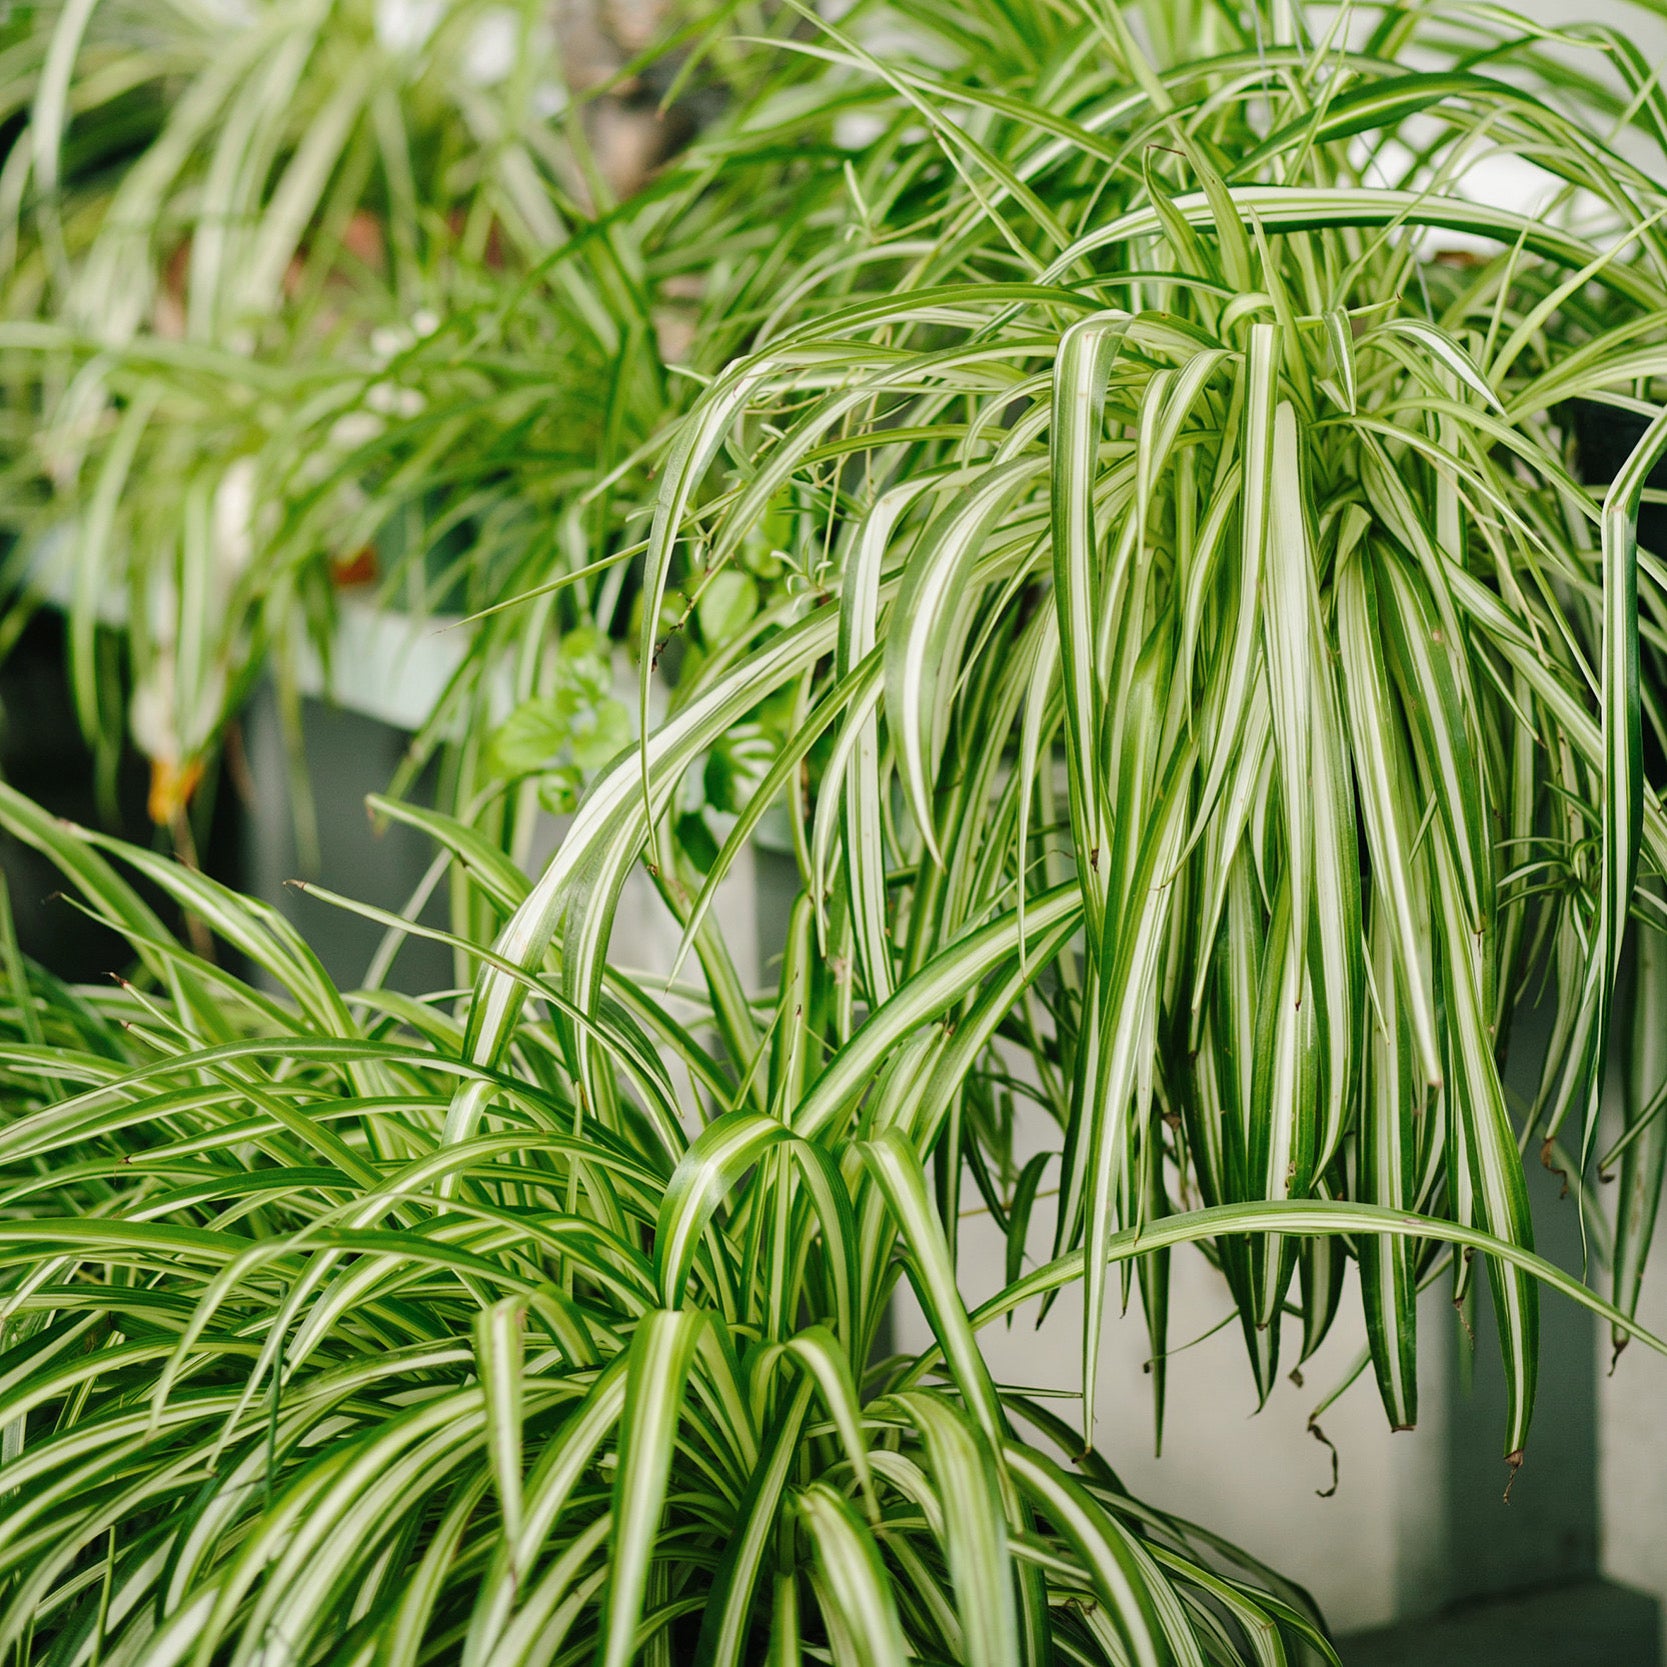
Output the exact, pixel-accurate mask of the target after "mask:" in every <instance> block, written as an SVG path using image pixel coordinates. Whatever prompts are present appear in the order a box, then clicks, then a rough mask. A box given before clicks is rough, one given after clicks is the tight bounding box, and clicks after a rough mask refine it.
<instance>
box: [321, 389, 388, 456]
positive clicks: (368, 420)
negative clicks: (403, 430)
mask: <svg viewBox="0 0 1667 1667" xmlns="http://www.w3.org/2000/svg"><path fill="white" fill-rule="evenodd" d="M367 403H368V401H367ZM387 426H388V425H387V424H386V423H385V422H383V421H382V419H381V418H380V417H379V416H377V415H376V414H375V413H374V412H372V411H349V412H347V413H346V414H345V415H344V416H340V417H337V418H336V420H335V421H334V422H333V423H332V424H331V425H330V448H331V450H333V451H353V450H355V449H356V448H357V447H359V446H368V445H369V444H370V443H371V441H372V440H375V439H377V438H378V437H379V436H380V435H381V434H382V431H383V430H384V429H385V428H386V427H387Z"/></svg>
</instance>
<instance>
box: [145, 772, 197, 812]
mask: <svg viewBox="0 0 1667 1667" xmlns="http://www.w3.org/2000/svg"><path fill="white" fill-rule="evenodd" d="M202 779H203V765H202V760H201V759H200V758H193V759H188V760H187V761H186V762H185V763H183V764H180V763H176V762H175V761H174V760H172V759H169V758H153V759H152V760H151V765H150V798H149V800H148V802H147V805H146V808H147V809H148V810H149V811H150V819H151V821H153V822H154V823H156V824H157V826H158V827H166V826H167V825H168V824H169V823H170V822H172V821H173V820H174V818H175V817H176V816H178V815H179V813H180V812H181V811H182V810H184V809H185V807H186V806H187V805H188V804H190V803H191V795H192V794H193V793H195V792H196V791H197V787H198V785H199V783H201V781H202Z"/></svg>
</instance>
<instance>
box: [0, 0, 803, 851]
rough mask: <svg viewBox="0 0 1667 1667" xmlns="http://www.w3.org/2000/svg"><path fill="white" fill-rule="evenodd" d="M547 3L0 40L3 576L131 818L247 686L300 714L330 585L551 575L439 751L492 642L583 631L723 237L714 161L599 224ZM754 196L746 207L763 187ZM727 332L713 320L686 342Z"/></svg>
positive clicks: (353, 12) (69, 8)
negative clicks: (119, 666) (122, 758)
mask: <svg viewBox="0 0 1667 1667" xmlns="http://www.w3.org/2000/svg"><path fill="white" fill-rule="evenodd" d="M543 13H544V8H540V7H537V6H533V5H522V6H520V7H518V8H514V9H506V8H504V7H501V6H489V5H485V4H482V3H481V0H444V3H442V4H440V5H430V4H426V3H424V4H415V3H413V4H410V5H405V6H400V5H395V4H386V3H385V4H380V5H372V4H368V3H361V0H320V3H318V4H307V5H303V6H299V7H298V6H294V5H289V4H283V5H275V4H260V5H255V6H246V7H229V6H199V5H195V4H185V3H180V4H172V3H170V4H165V5H162V6H149V5H144V6H133V5H127V4H121V3H118V0H103V3H98V4H92V5H82V4H67V5H47V6H39V7H29V8H23V9H20V10H18V11H17V12H15V13H13V14H12V15H11V17H10V19H9V21H7V22H6V23H5V24H4V25H0V31H3V32H0V119H4V120H5V121H6V122H7V125H8V130H9V136H8V146H7V157H6V163H5V167H4V180H3V183H0V283H3V286H4V292H5V295H6V311H7V318H8V322H7V325H6V327H5V331H4V334H3V335H0V348H3V349H4V371H5V377H6V407H7V411H8V422H9V424H10V426H11V429H12V435H13V438H14V440H15V442H16V444H15V446H14V447H12V448H9V449H10V452H11V458H10V462H9V466H8V483H7V491H6V501H5V508H4V518H5V523H6V525H7V528H8V530H9V531H10V532H12V533H13V534H14V535H16V538H17V542H16V544H15V547H14V548H13V549H12V550H11V552H10V571H9V577H10V580H11V581H12V583H11V587H9V588H13V589H15V588H16V586H17V584H18V583H19V582H20V581H21V582H23V583H24V586H25V588H24V590H23V591H22V593H21V595H20V599H19V604H18V605H19V608H20V609H26V608H27V607H28V606H31V605H32V604H33V602H34V600H35V599H36V596H37V593H38V587H40V586H43V585H44V586H46V587H47V588H48V589H49V590H50V591H51V592H52V593H54V594H55V596H56V599H57V600H58V601H59V602H60V603H62V604H65V605H67V607H68V610H69V613H70V618H71V622H72V632H71V652H70V668H69V669H70V675H71V680H72V683H73V687H74V691H75V697H76V705H77V710H78V713H79V715H80V719H81V722H82V724H83V727H84V728H85V729H86V730H87V732H88V734H89V736H91V737H96V738H98V739H100V740H101V741H102V743H103V745H104V747H105V750H106V752H107V753H111V752H113V749H114V746H115V744H116V741H117V739H118V738H119V735H120V732H121V729H122V727H123V726H124V725H128V724H129V723H130V726H131V728H132V729H133V730H134V732H135V735H136V739H137V740H138V742H139V743H140V745H141V747H142V748H143V750H144V751H145V752H146V753H148V754H149V755H150V756H151V757H152V759H153V760H155V761H156V765H157V772H158V774H157V791H156V793H155V794H154V795H153V803H154V808H155V809H156V811H157V815H158V820H167V819H169V817H170V816H171V815H173V814H174V813H177V812H178V811H179V810H180V809H181V808H182V807H183V805H184V804H185V802H186V801H187V800H188V799H189V797H190V794H191V790H192V786H193V784H194V782H195V780H196V778H197V776H198V774H199V773H200V770H201V768H202V766H203V764H204V762H205V761H207V760H209V759H211V758H212V757H213V755H214V753H215V751H216V750H217V748H218V746H219V744H220V741H221V739H222V736H223V734H224V732H225V728H226V725H227V723H228V721H230V720H231V719H232V718H233V717H235V715H236V713H237V712H238V710H239V709H240V707H241V705H242V704H243V702H244V700H245V698H246V696H247V694H248V692H249V689H250V686H251V685H252V684H253V683H254V682H255V681H256V680H257V679H259V678H260V677H261V676H262V675H264V674H265V672H266V671H268V670H269V669H271V670H275V671H276V672H277V674H278V676H279V679H280V683H281V685H282V686H283V689H284V692H285V694H286V708H287V709H289V710H290V711H291V712H292V714H293V709H294V704H295V696H294V686H295V668H296V664H297V661H298V660H299V659H300V658H301V657H302V653H303V650H304V648H305V647H306V646H307V643H308V641H309V640H311V641H312V642H315V643H317V645H318V646H319V648H320V650H321V651H323V652H327V650H328V644H329V627H330V623H331V620H332V618H333V616H334V614H335V613H336V611H337V608H338V605H339V599H340V596H341V593H342V592H343V591H344V589H346V588H350V587H355V586H357V587H358V588H359V593H360V595H361V596H362V595H364V594H366V590H367V587H368V586H370V585H371V584H373V583H378V584H379V590H378V591H377V592H376V594H377V596H378V600H379V602H381V603H382V604H383V605H384V606H392V607H397V608H402V609H404V610H406V611H408V612H412V613H416V614H422V613H427V612H433V611H446V612H451V613H457V612H468V611H474V610H478V609H480V608H485V607H488V606H490V605H491V604H493V603H495V602H498V601H500V600H502V598H503V597H504V596H505V595H509V594H516V593H519V592H522V591H525V590H527V589H530V588H533V587H535V586H537V585H540V584H542V583H544V582H545V581H547V580H549V579H550V578H551V577H552V576H553V575H556V574H559V573H563V572H566V573H567V574H568V575H569V583H568V587H567V589H566V590H565V591H564V593H563V594H561V595H559V596H556V597H554V598H553V600H552V601H551V603H550V604H549V605H548V606H547V609H546V611H545V613H544V614H543V615H539V614H536V613H529V612H527V611H525V610H523V611H522V612H521V613H520V614H518V615H517V616H516V618H515V620H514V621H513V622H510V621H500V622H499V623H498V626H497V628H496V629H487V630H484V631H482V632H481V633H480V637H481V641H480V644H479V646H478V648H477V649H476V651H475V653H474V654H473V656H472V657H471V658H470V660H469V663H468V665H467V667H466V671H465V676H464V678H463V679H462V682H461V684H460V686H459V688H457V689H454V690H450V691H447V698H446V700H445V702H444V710H443V711H442V712H440V713H438V714H437V723H440V724H443V725H445V726H447V727H446V728H445V730H444V733H446V734H452V735H455V734H456V733H458V732H459V731H460V730H467V729H470V728H474V729H484V728H486V727H489V725H490V723H491V722H493V721H495V720H497V719H501V718H502V717H503V716H504V713H503V711H502V710H501V709H494V708H493V706H492V704H491V702H490V701H489V700H488V699H487V697H486V695H485V694H484V693H482V690H483V689H484V688H485V687H486V685H487V684H488V683H489V681H490V679H489V678H488V677H487V676H486V675H485V674H484V673H482V671H481V669H480V668H481V667H482V666H483V665H484V664H485V663H486V662H488V661H491V662H492V663H493V664H495V665H497V664H501V663H502V661H503V659H504V658H505V654H506V652H507V651H510V650H513V649H516V648H519V649H521V651H522V652H523V653H525V652H528V651H529V650H528V647H527V639H526V637H523V636H522V635H521V634H520V633H518V632H517V633H509V632H507V631H506V627H507V626H508V625H510V624H511V623H513V624H515V625H518V626H525V627H526V631H527V636H529V637H535V636H536V635H537V633H538V632H539V631H541V630H542V629H544V627H545V626H546V625H547V624H548V623H549V621H550V619H551V618H552V617H553V618H556V619H558V620H565V621H566V622H567V623H569V624H575V625H576V624H579V623H583V622H586V621H588V620H590V619H592V618H593V617H595V616H597V615H600V622H601V625H602V627H603V629H604V630H606V629H608V628H609V625H610V618H609V615H610V610H611V609H612V608H613V607H614V606H615V605H616V603H617V601H618V597H619V586H618V577H617V574H616V575H615V576H614V578H613V581H612V584H611V586H610V584H609V582H608V563H607V562H606V561H602V562H600V563H599V562H598V560H597V558H598V557H599V556H606V555H609V554H610V553H611V551H612V548H613V547H615V546H617V545H619V544H621V543H622V542H623V540H622V539H621V537H620V527H619V514H618V510H617V506H619V505H621V504H625V505H629V504H630V503H631V502H633V501H634V499H635V497H636V496H638V495H640V493H641V490H642V482H643V479H644V463H643V451H644V447H645V445H646V443H647V442H648V441H649V439H650V438H651V437H652V436H653V435H654V433H655V432H656V430H657V428H658V427H659V426H660V425H661V424H662V423H663V421H664V420H665V418H666V416H667V414H668V413H669V412H671V411H673V410H675V409H676V408H677V407H678V405H679V403H680V401H681V400H682V399H683V398H684V397H685V396H686V393H687V392H688V391H692V390H693V388H695V387H696V386H698V383H697V382H696V381H693V380H691V379H689V377H687V376H685V377H684V379H683V380H682V381H681V382H679V381H678V380H677V379H676V378H675V377H669V376H668V373H667V371H666V368H665V363H664V358H665V356H666V354H667V353H670V354H671V355H673V356H682V355H684V354H686V353H688V352H689V351H691V344H690V343H689V341H688V340H687V337H688V329H689V326H688V320H689V319H691V318H692V317H693V315H694V314H695V313H696V311H697V310H698V304H699V300H700V288H701V283H702V275H703V273H704V271H705V267H706V264H707V262H708V260H709V259H710V256H708V255H702V256H700V257H698V258H697V256H696V254H695V250H696V249H697V248H698V247H700V245H701V243H702V242H703V241H709V242H710V243H712V244H714V245H715V246H716V247H719V248H730V247H731V244H730V240H729V238H728V237H727V236H726V233H725V228H724V225H723V223H722V221H723V214H724V212H725V210H724V209H723V208H722V207H721V206H716V207H714V209H713V210H712V211H711V212H702V211H701V210H700V209H699V208H698V206H697V205H696V204H695V203H694V202H693V201H692V200H691V199H693V198H698V197H699V195H700V193H701V191H702V190H703V189H704V188H705V186H706V185H707V184H708V183H709V175H708V174H706V173H700V172H695V171H691V172H690V173H688V174H687V175H686V176H680V177H678V178H677V179H675V180H673V181H670V182H662V183H661V184H659V185H657V186H656V187H655V188H654V189H652V190H650V191H647V192H644V193H641V194H640V195H639V196H638V197H636V198H629V199H627V200H626V201H625V202H623V203H622V202H621V201H619V200H618V199H617V196H616V194H615V192H614V190H613V188H612V186H611V185H610V183H609V181H608V179H607V178H605V177H604V173H603V169H602V166H601V164H600V163H599V162H598V160H597V158H596V157H595V156H594V155H593V153H592V150H591V147H590V145H589V142H588V140H587V137H586V129H585V123H584V117H585V114H586V112H587V109H588V108H589V105H591V104H595V103H596V101H597V99H598V98H600V97H601V96H602V95H603V94H605V93H606V90H607V89H606V88H605V87H603V88H600V89H597V88H592V89H591V90H590V94H589V95H588V103H581V99H580V95H579V94H578V93H575V92H571V91H570V89H569V88H568V86H567V83H566V81H565V80H564V73H565V69H566V67H567V66H566V62H565V60H564V58H563V55H562V52H561V50H560V47H559V43H558V41H557V38H556V36H555V34H554V33H553V32H552V28H551V25H550V22H549V20H548V19H547V18H546V17H545V16H544V15H543ZM647 56H648V57H652V56H653V55H652V54H649V55H647ZM639 67H641V66H639ZM663 125H664V126H665V127H666V129H667V130H668V131H670V130H671V129H672V128H673V127H674V126H675V123H666V124H663ZM734 178H735V182H736V185H737V187H739V186H740V184H741V180H740V174H739V170H736V171H735V173H734ZM746 189H747V191H748V193H749V196H750V199H751V202H752V206H753V207H754V208H755V209H757V210H761V211H766V212H767V211H768V208H769V192H770V181H769V180H768V179H762V180H761V179H751V180H749V181H748V182H747V185H746ZM685 239H687V241H685ZM736 294H737V295H738V296H739V295H743V294H744V286H741V287H739V288H737V290H736ZM728 341H729V337H728V334H727V333H726V330H725V328H724V326H723V323H722V320H721V319H720V320H717V321H715V322H714V323H713V325H712V327H711V328H710V329H708V330H706V331H703V332H702V334H701V338H700V343H701V345H700V349H699V352H701V353H704V352H708V351H709V352H710V353H711V354H712V355H713V356H714V364H721V363H722V362H723V357H724V356H725V354H726V352H727V351H728V347H727V344H728ZM696 356H697V357H698V354H697V355H696ZM622 618H623V616H622ZM529 620H531V621H532V622H533V623H532V624H531V625H528V624H527V622H528V621H529ZM111 623H114V624H116V625H118V626H120V627H122V628H123V629H124V632H125V635H124V637H123V644H124V659H125V662H126V664H125V675H124V676H120V677H118V676H115V675H114V674H113V671H112V659H111V656H110V654H109V653H108V652H107V651H106V650H107V649H108V646H109V645H108V644H107V643H105V642H104V641H103V633H102V630H101V627H102V626H104V625H108V624H111ZM14 624H15V619H14ZM506 638H507V639H508V640H507V641H506ZM499 692H500V693H501V691H499ZM471 701H472V704H471ZM498 705H499V707H500V708H501V705H502V702H501V699H500V700H499V702H498ZM291 727H292V731H293V728H294V725H293V723H292V726H291ZM420 750H424V751H426V750H428V740H427V739H426V738H425V743H424V747H423V748H422V749H420Z"/></svg>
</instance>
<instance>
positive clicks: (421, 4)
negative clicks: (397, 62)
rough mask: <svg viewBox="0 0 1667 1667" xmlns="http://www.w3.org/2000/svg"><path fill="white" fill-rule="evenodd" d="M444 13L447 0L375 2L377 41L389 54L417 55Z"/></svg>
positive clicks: (379, 0)
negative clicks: (408, 53)
mask: <svg viewBox="0 0 1667 1667" xmlns="http://www.w3.org/2000/svg"><path fill="white" fill-rule="evenodd" d="M445 13H446V0H376V38H377V40H378V41H380V42H381V44H382V46H383V49H384V50H385V51H388V52H416V51H420V50H421V48H422V46H423V44H424V43H425V42H426V41H427V39H428V37H429V36H430V35H432V34H433V33H434V30H435V26H436V25H437V24H438V23H439V21H440V19H441V18H442V17H444V16H445Z"/></svg>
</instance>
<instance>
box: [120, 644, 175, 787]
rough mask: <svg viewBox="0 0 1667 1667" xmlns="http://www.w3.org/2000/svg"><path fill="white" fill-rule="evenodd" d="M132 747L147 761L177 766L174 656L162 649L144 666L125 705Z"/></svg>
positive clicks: (170, 650) (169, 651)
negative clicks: (131, 696) (153, 760)
mask: <svg viewBox="0 0 1667 1667" xmlns="http://www.w3.org/2000/svg"><path fill="white" fill-rule="evenodd" d="M127 722H128V727H129V729H131V730H132V732H133V744H134V746H136V747H137V748H138V749H139V751H140V752H142V753H143V754H144V755H145V757H146V758H154V759H158V760H160V761H162V762H164V763H169V764H174V763H178V761H179V756H180V746H179V734H178V731H177V730H176V728H175V724H174V655H173V650H172V649H166V648H165V649H163V650H162V651H161V652H160V653H159V654H158V655H157V656H156V658H155V659H154V660H152V661H151V663H150V664H149V665H148V666H146V667H145V669H144V671H143V673H142V674H141V675H140V677H139V680H138V682H137V683H136V684H135V685H134V688H133V698H132V699H131V700H130V701H129V702H128V703H127Z"/></svg>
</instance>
